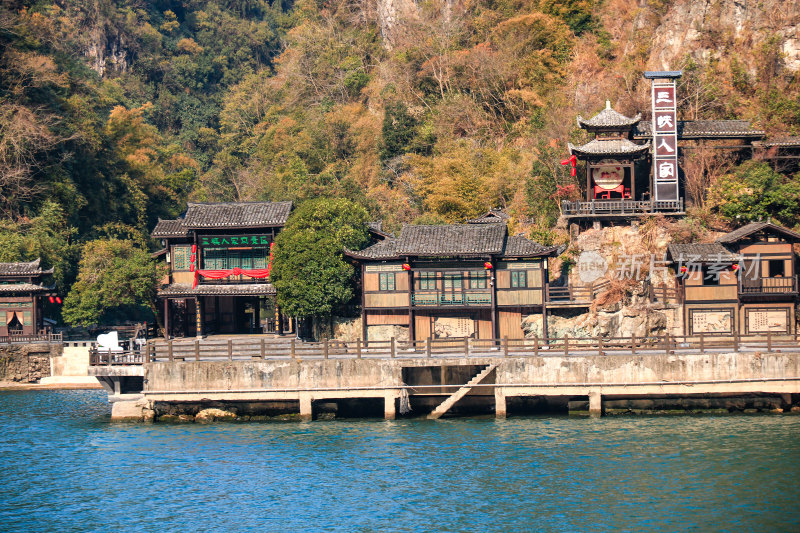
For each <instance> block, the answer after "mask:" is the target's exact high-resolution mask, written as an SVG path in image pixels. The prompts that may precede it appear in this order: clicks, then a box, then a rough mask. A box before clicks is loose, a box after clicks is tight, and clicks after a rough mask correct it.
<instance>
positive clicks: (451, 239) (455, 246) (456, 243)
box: [397, 224, 506, 256]
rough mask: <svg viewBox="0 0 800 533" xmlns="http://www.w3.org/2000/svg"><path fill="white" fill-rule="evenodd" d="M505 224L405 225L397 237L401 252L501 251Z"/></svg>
mask: <svg viewBox="0 0 800 533" xmlns="http://www.w3.org/2000/svg"><path fill="white" fill-rule="evenodd" d="M505 236H506V226H505V224H450V225H447V226H404V227H403V232H402V233H401V234H400V237H399V238H398V239H397V251H398V253H399V254H400V255H415V256H420V255H423V256H425V255H428V256H443V255H444V256H449V255H485V254H499V253H501V252H502V251H503V242H504V240H505Z"/></svg>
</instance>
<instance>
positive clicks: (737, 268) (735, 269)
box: [731, 265, 739, 272]
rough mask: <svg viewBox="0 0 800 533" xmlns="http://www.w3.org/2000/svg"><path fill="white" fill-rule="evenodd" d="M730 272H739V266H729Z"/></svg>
mask: <svg viewBox="0 0 800 533" xmlns="http://www.w3.org/2000/svg"><path fill="white" fill-rule="evenodd" d="M731 270H733V271H734V272H736V271H737V270H739V265H731Z"/></svg>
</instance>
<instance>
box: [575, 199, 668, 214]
mask: <svg viewBox="0 0 800 533" xmlns="http://www.w3.org/2000/svg"><path fill="white" fill-rule="evenodd" d="M561 210H562V212H563V213H564V215H565V216H582V215H626V214H639V213H657V212H661V213H682V212H683V198H681V199H679V200H667V201H665V200H659V201H656V200H624V199H619V200H591V201H589V202H580V201H576V202H571V201H569V200H562V202H561Z"/></svg>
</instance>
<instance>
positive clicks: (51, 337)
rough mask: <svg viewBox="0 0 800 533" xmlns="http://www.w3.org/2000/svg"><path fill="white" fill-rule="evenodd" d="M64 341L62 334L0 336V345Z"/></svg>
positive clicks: (41, 333) (42, 333) (43, 333)
mask: <svg viewBox="0 0 800 533" xmlns="http://www.w3.org/2000/svg"><path fill="white" fill-rule="evenodd" d="M62 341H63V337H62V335H61V333H48V332H40V333H38V334H36V335H17V334H12V335H5V336H0V344H11V343H26V342H47V343H60V342H62Z"/></svg>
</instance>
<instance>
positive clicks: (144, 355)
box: [89, 347, 149, 366]
mask: <svg viewBox="0 0 800 533" xmlns="http://www.w3.org/2000/svg"><path fill="white" fill-rule="evenodd" d="M148 353H149V352H148V351H147V350H146V349H143V350H133V351H132V350H125V351H116V352H115V351H111V350H101V349H98V348H96V347H92V348H90V349H89V366H110V365H141V364H142V363H147V362H149V359H148Z"/></svg>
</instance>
